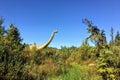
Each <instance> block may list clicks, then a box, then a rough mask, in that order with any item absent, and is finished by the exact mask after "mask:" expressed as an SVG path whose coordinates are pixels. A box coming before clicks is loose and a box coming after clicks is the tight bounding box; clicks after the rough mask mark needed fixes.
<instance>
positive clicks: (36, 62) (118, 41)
mask: <svg viewBox="0 0 120 80" xmlns="http://www.w3.org/2000/svg"><path fill="white" fill-rule="evenodd" d="M82 22H83V24H85V25H86V26H87V29H86V31H87V33H86V34H90V35H89V36H87V37H86V38H85V39H84V40H83V42H82V44H81V45H80V46H79V47H76V46H71V47H66V46H64V45H63V46H61V48H60V49H57V48H53V47H46V48H44V49H38V48H37V47H36V46H34V47H32V49H31V48H30V45H29V44H27V43H22V41H23V39H22V38H21V36H20V32H19V30H18V28H17V27H16V26H15V25H14V24H12V23H11V24H10V25H9V28H8V29H5V26H4V25H3V23H4V20H3V19H2V18H1V19H0V80H120V33H119V30H118V31H117V32H115V31H114V28H112V27H111V30H110V36H111V39H110V41H109V42H107V37H106V35H105V31H104V30H101V29H99V28H98V27H97V26H96V25H94V24H93V23H92V21H90V20H88V19H83V20H82ZM89 42H92V43H93V44H94V46H91V45H90V44H89Z"/></svg>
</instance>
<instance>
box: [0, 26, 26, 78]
mask: <svg viewBox="0 0 120 80" xmlns="http://www.w3.org/2000/svg"><path fill="white" fill-rule="evenodd" d="M0 30H1V32H0V33H1V34H2V36H1V41H0V44H1V45H0V58H1V60H0V62H1V63H0V65H1V66H0V78H1V79H22V78H23V77H22V76H23V71H22V69H23V66H24V65H23V64H22V60H21V52H22V49H23V45H22V44H21V38H20V34H19V31H18V29H17V28H16V27H14V25H12V24H11V25H10V28H9V29H8V30H6V31H7V32H6V33H5V30H4V28H3V27H2V26H1V27H0ZM4 34H5V35H4Z"/></svg>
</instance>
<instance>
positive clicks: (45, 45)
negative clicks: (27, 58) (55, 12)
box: [38, 32, 55, 49]
mask: <svg viewBox="0 0 120 80" xmlns="http://www.w3.org/2000/svg"><path fill="white" fill-rule="evenodd" d="M54 35H55V33H54V32H52V34H51V36H50V38H49V40H48V41H47V42H45V43H44V44H43V45H41V46H39V48H38V49H43V48H46V47H47V46H48V45H49V44H50V42H51V41H52V40H53V37H54Z"/></svg>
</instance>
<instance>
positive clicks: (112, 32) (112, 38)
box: [110, 27, 114, 45]
mask: <svg viewBox="0 0 120 80" xmlns="http://www.w3.org/2000/svg"><path fill="white" fill-rule="evenodd" d="M110 32H111V34H110V36H111V41H110V44H111V45H113V44H114V29H113V28H112V27H111V30H110Z"/></svg>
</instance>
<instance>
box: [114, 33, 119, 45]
mask: <svg viewBox="0 0 120 80" xmlns="http://www.w3.org/2000/svg"><path fill="white" fill-rule="evenodd" d="M115 45H116V46H120V33H119V31H117V34H116V36H115Z"/></svg>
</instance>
